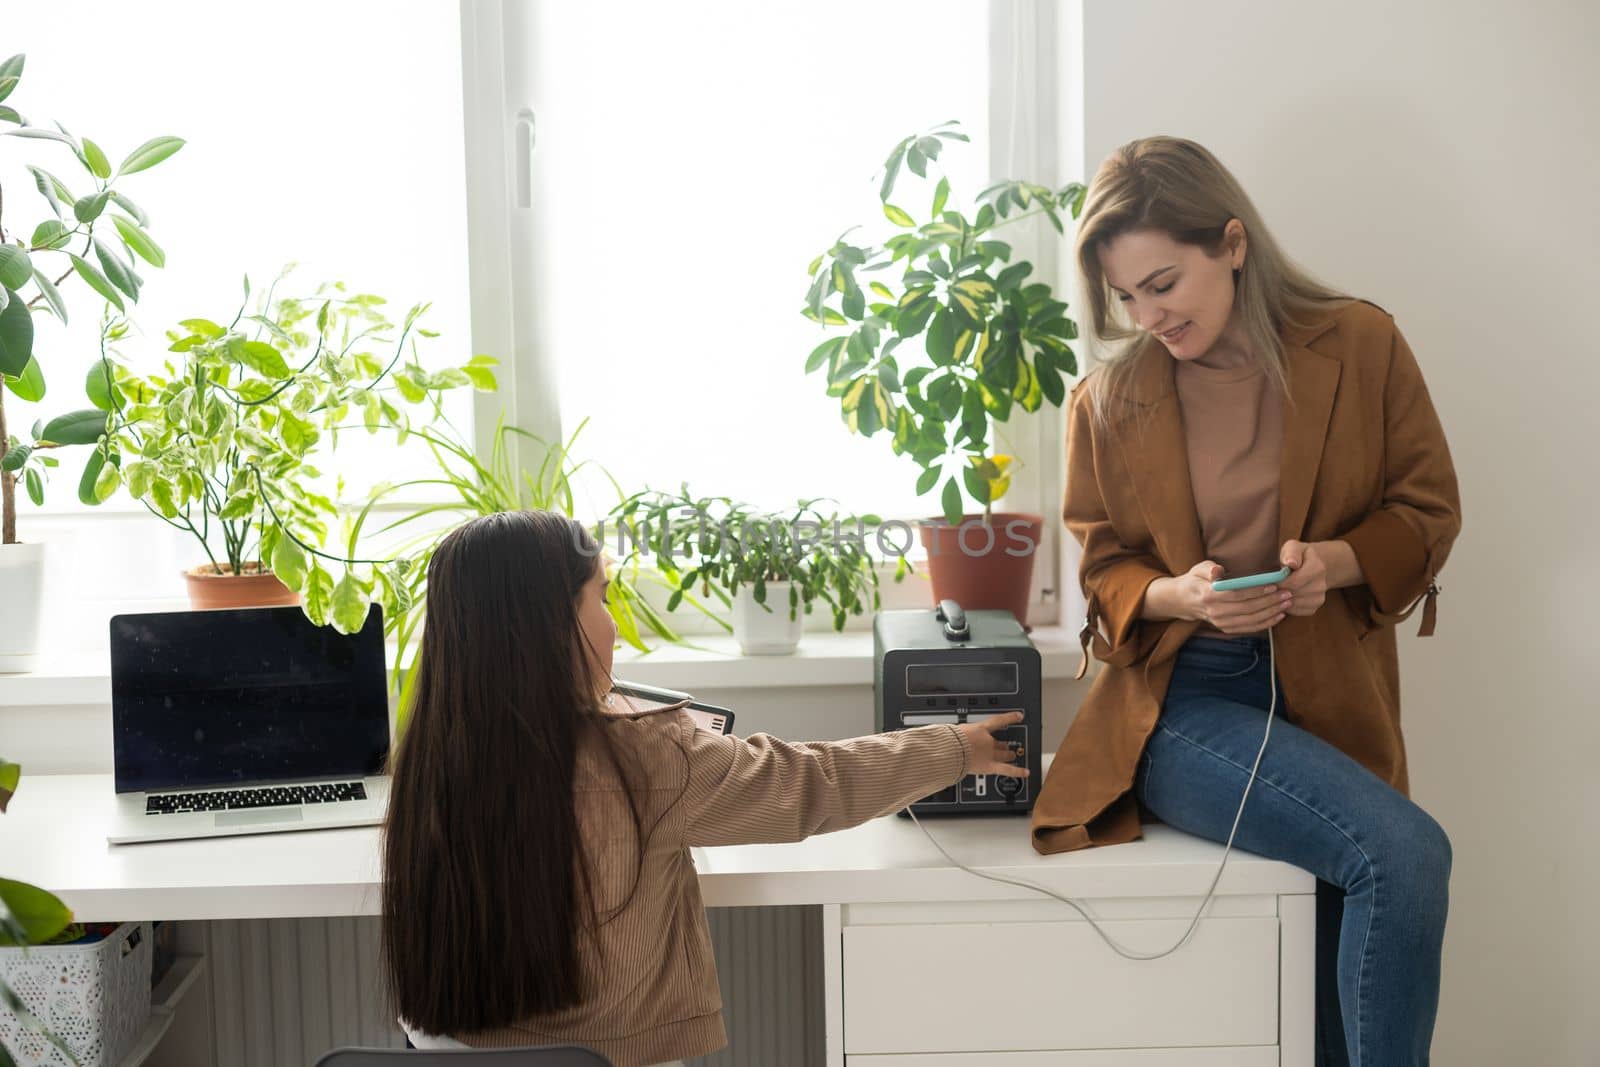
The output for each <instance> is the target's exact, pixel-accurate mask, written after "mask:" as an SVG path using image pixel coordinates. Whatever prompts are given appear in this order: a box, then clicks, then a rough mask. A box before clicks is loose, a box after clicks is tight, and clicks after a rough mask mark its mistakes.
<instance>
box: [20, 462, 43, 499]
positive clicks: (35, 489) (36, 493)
mask: <svg viewBox="0 0 1600 1067" xmlns="http://www.w3.org/2000/svg"><path fill="white" fill-rule="evenodd" d="M23 481H24V482H25V483H26V484H27V488H28V499H29V500H31V501H33V506H34V507H43V506H44V479H43V478H41V477H39V472H38V471H36V470H34V469H33V468H32V467H29V468H28V470H27V473H26V474H24V475H23Z"/></svg>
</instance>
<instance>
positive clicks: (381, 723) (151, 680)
mask: <svg viewBox="0 0 1600 1067" xmlns="http://www.w3.org/2000/svg"><path fill="white" fill-rule="evenodd" d="M111 722H112V738H113V747H114V766H115V770H116V774H115V777H116V792H117V809H118V810H117V815H116V817H115V821H114V823H113V825H112V826H111V829H110V831H109V832H108V833H107V835H106V840H108V841H109V842H111V843H112V844H130V843H133V842H138V841H169V840H174V839H182V838H206V837H223V836H231V835H235V834H259V833H269V832H273V831H280V830H311V829H323V828H329V827H336V826H367V825H372V824H375V823H379V822H382V821H383V815H384V811H385V808H386V806H387V804H388V799H389V779H388V778H387V776H385V774H384V770H385V763H386V762H387V760H388V757H389V699H388V691H387V685H386V678H385V668H384V647H383V616H382V613H381V611H380V609H379V608H378V606H377V605H376V604H374V605H373V606H372V607H371V609H370V610H369V611H368V613H367V620H366V623H365V625H363V626H362V628H361V630H360V632H358V633H354V634H341V633H339V632H338V631H337V630H335V629H333V628H332V627H324V626H317V625H315V624H314V623H312V622H311V620H309V619H307V618H306V617H305V613H304V612H303V611H301V610H300V609H299V608H297V607H286V608H243V609H237V610H225V611H174V612H157V613H150V614H139V615H117V616H115V617H113V618H112V620H111Z"/></svg>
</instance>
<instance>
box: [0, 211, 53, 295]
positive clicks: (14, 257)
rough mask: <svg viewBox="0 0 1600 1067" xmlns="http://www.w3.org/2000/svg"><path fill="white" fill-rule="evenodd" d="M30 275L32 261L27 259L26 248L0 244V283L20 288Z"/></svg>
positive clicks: (31, 275)
mask: <svg viewBox="0 0 1600 1067" xmlns="http://www.w3.org/2000/svg"><path fill="white" fill-rule="evenodd" d="M57 225H60V224H59V223H57ZM31 277H33V262H32V261H31V260H30V259H28V252H27V250H26V249H24V248H22V247H20V246H18V245H0V285H3V286H5V287H6V288H7V289H21V288H22V287H23V286H24V285H27V284H28V279H29V278H31Z"/></svg>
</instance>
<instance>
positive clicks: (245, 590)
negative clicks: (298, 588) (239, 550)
mask: <svg viewBox="0 0 1600 1067" xmlns="http://www.w3.org/2000/svg"><path fill="white" fill-rule="evenodd" d="M242 567H243V569H244V573H243V574H230V573H228V572H227V571H223V572H222V573H220V574H219V573H218V572H217V571H216V570H215V569H214V568H213V567H212V566H211V564H209V563H202V564H201V565H200V566H198V567H190V568H189V569H188V570H186V571H184V572H183V580H184V583H185V584H186V585H188V587H189V606H190V607H192V608H194V609H195V610H196V611H212V610H215V609H217V608H278V607H286V606H291V605H294V604H298V603H300V594H299V593H297V592H295V591H294V590H293V589H290V588H289V587H288V586H286V585H284V584H283V583H282V582H280V581H278V576H277V575H276V574H273V573H272V572H271V571H270V570H267V569H265V568H264V567H262V566H261V564H260V563H245V564H242Z"/></svg>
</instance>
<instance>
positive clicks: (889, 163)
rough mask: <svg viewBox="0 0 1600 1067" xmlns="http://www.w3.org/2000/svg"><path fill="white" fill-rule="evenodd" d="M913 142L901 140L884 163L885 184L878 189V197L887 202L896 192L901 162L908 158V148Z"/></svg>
mask: <svg viewBox="0 0 1600 1067" xmlns="http://www.w3.org/2000/svg"><path fill="white" fill-rule="evenodd" d="M910 143H911V142H910V141H909V139H908V140H905V141H901V142H900V143H899V144H898V145H896V146H895V149H894V151H893V152H891V153H889V158H888V159H887V160H885V161H884V164H883V184H882V185H881V186H880V187H879V189H878V199H879V200H882V201H885V202H887V201H888V199H889V195H890V194H891V193H893V192H894V182H895V179H896V178H898V177H899V176H900V164H901V162H902V161H903V160H904V159H905V158H906V148H907V146H908V145H909V144H910Z"/></svg>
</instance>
